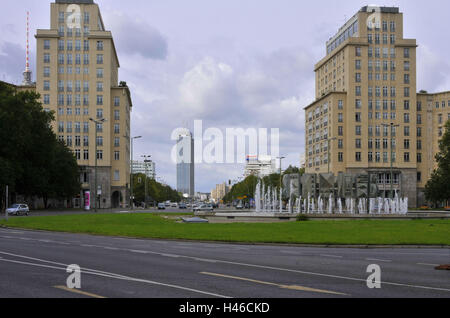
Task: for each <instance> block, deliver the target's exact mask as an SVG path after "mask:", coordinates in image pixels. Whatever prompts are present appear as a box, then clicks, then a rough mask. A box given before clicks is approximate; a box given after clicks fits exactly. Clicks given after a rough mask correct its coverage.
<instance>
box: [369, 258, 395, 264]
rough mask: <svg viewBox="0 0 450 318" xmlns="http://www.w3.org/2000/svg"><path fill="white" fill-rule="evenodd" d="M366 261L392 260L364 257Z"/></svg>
mask: <svg viewBox="0 0 450 318" xmlns="http://www.w3.org/2000/svg"><path fill="white" fill-rule="evenodd" d="M366 261H373V262H387V263H390V262H392V261H391V260H389V259H379V258H366Z"/></svg>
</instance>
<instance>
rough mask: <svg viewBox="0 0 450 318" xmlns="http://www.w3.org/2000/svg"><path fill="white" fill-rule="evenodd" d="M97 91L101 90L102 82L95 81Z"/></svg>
mask: <svg viewBox="0 0 450 318" xmlns="http://www.w3.org/2000/svg"><path fill="white" fill-rule="evenodd" d="M97 92H103V82H97Z"/></svg>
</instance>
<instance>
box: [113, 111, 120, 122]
mask: <svg viewBox="0 0 450 318" xmlns="http://www.w3.org/2000/svg"><path fill="white" fill-rule="evenodd" d="M114 120H120V111H119V110H115V111H114Z"/></svg>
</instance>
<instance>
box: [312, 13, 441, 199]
mask: <svg viewBox="0 0 450 318" xmlns="http://www.w3.org/2000/svg"><path fill="white" fill-rule="evenodd" d="M416 48H417V44H416V40H415V39H405V38H404V37H403V13H401V12H400V11H399V8H396V7H378V6H366V7H363V8H362V9H361V10H359V11H358V12H357V13H356V14H355V15H354V16H353V17H352V18H351V19H350V20H348V21H347V22H346V23H345V24H344V25H343V26H342V27H341V28H340V29H339V31H338V33H337V34H336V35H334V36H333V37H332V38H330V39H329V41H327V43H326V56H325V57H324V58H323V59H322V60H321V61H319V62H318V63H317V64H316V65H315V68H314V70H315V73H316V100H315V101H314V102H313V103H312V104H310V105H308V106H307V107H306V108H305V112H306V114H305V130H306V149H305V150H306V151H305V152H306V153H305V156H306V162H305V165H306V173H328V172H330V173H334V174H338V173H340V172H343V173H367V172H370V173H371V174H376V175H377V176H378V186H379V189H380V190H381V192H382V195H384V196H386V197H389V196H390V195H391V193H392V192H391V189H393V190H394V191H400V192H401V194H402V195H405V196H408V197H409V199H410V200H409V202H410V205H411V207H414V206H417V205H421V204H423V201H424V198H423V194H422V191H421V190H423V187H424V185H425V183H426V181H427V180H428V178H429V176H430V171H432V167H433V166H434V165H435V162H434V155H435V154H436V152H437V143H438V131H439V129H440V130H441V131H442V126H443V125H444V124H445V121H444V115H445V116H447V113H449V112H450V107H449V106H447V107H442V106H443V105H444V104H443V101H444V100H445V101H446V103H448V100H450V98H448V97H449V94H448V93H441V94H417V93H416V92H417V87H416ZM437 101H439V103H440V107H439V110H438V109H437V108H436V107H435V105H436V104H435V103H436V102H437ZM431 104H433V107H431V106H430V105H431ZM420 105H421V107H420ZM444 113H446V114H444ZM428 117H430V118H432V119H433V121H430V120H428ZM439 118H440V119H439ZM445 120H447V117H445ZM418 121H419V122H418ZM439 125H440V126H439ZM439 127H441V128H439ZM420 133H421V135H420ZM391 158H392V160H391ZM391 165H392V166H391ZM391 167H392V168H391ZM391 169H392V170H391ZM391 171H392V179H393V180H391Z"/></svg>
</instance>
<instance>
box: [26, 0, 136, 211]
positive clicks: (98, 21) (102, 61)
mask: <svg viewBox="0 0 450 318" xmlns="http://www.w3.org/2000/svg"><path fill="white" fill-rule="evenodd" d="M50 16H51V21H50V29H38V30H37V34H36V35H35V37H36V41H37V45H36V47H37V54H36V57H37V61H36V73H37V74H36V84H35V85H32V86H28V87H24V86H21V87H19V88H20V89H21V90H23V89H33V90H36V91H37V92H38V93H39V94H40V95H41V99H42V100H41V102H42V104H43V107H44V109H45V110H47V111H53V112H54V113H55V117H56V120H55V121H54V123H53V130H54V131H55V133H56V134H57V136H58V138H59V139H60V140H62V141H64V142H65V143H66V145H67V146H68V147H69V148H71V149H72V151H73V153H74V155H75V157H76V159H77V162H78V165H79V166H80V168H81V175H80V181H81V184H82V189H83V191H82V193H80V195H79V197H78V198H75V199H74V200H73V203H72V205H73V206H75V207H77V206H80V207H82V206H83V202H84V201H83V199H84V195H85V193H86V191H90V193H91V198H92V199H91V207H92V205H93V202H92V201H93V197H94V193H95V186H94V184H95V182H94V179H95V177H94V175H95V174H94V170H95V159H96V157H97V167H98V168H97V169H98V170H97V175H98V177H97V190H98V191H97V193H98V200H97V202H98V205H97V207H99V208H110V207H113V208H115V207H121V206H125V205H126V204H127V202H128V198H129V191H128V187H129V180H130V139H129V138H130V113H131V110H132V101H131V95H130V90H129V88H128V87H127V85H126V83H120V84H119V79H118V76H119V72H118V70H119V67H120V65H119V60H118V57H117V52H116V48H115V46H114V40H113V37H112V34H111V32H110V31H107V30H106V29H105V26H104V24H103V20H102V16H101V13H100V9H99V6H98V5H97V4H95V3H94V2H93V0H56V2H55V3H51V14H50ZM103 119H104V120H105V121H104V122H103V123H100V121H101V120H103ZM95 121H97V123H96V122H95Z"/></svg>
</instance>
